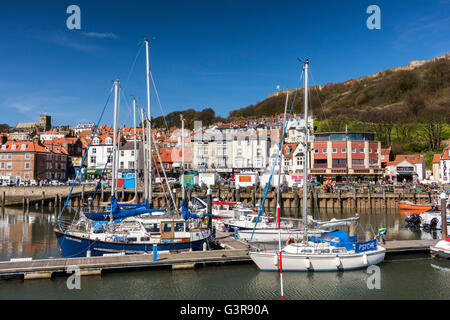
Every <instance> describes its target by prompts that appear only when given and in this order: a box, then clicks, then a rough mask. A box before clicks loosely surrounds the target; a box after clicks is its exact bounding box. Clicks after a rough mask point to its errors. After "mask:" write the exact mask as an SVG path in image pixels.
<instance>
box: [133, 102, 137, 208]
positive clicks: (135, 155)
mask: <svg viewBox="0 0 450 320" xmlns="http://www.w3.org/2000/svg"><path fill="white" fill-rule="evenodd" d="M133 127H134V199H135V200H136V201H137V198H138V195H137V187H138V183H137V182H138V180H137V175H138V163H137V147H136V145H137V141H136V140H137V132H136V99H135V98H134V97H133Z"/></svg>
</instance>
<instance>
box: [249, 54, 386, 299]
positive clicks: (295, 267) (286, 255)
mask: <svg viewBox="0 0 450 320" xmlns="http://www.w3.org/2000/svg"><path fill="white" fill-rule="evenodd" d="M308 67H309V60H306V61H305V62H304V72H305V100H304V102H305V110H304V112H305V140H304V141H305V142H304V143H305V150H308V140H309V139H308V136H309V128H308ZM307 154H308V152H307V151H306V152H305V155H306V156H305V166H304V173H303V177H304V179H305V183H304V188H303V204H304V205H303V232H304V236H303V239H302V241H301V242H295V241H294V242H292V243H289V244H287V245H286V246H285V247H284V248H283V249H281V241H280V243H279V249H278V250H268V251H255V252H251V253H250V258H251V259H252V260H253V261H254V262H255V264H256V265H257V266H258V268H259V269H260V270H262V271H280V275H282V271H281V270H284V271H336V270H349V269H358V268H364V267H367V266H370V265H374V264H379V263H381V262H382V261H383V260H384V256H385V253H386V249H385V248H383V247H381V246H379V245H378V243H377V240H376V239H374V240H370V241H367V242H363V243H360V242H358V238H357V236H349V235H348V234H347V233H346V232H345V231H343V230H333V231H329V232H325V233H323V234H322V235H321V236H320V237H315V236H313V237H308V225H307V216H308V214H307V210H308V208H307V205H306V203H307V196H308V183H307V177H308V166H309V159H308V156H307ZM278 218H279V215H278ZM282 296H283V295H282Z"/></svg>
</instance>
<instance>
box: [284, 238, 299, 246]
mask: <svg viewBox="0 0 450 320" xmlns="http://www.w3.org/2000/svg"><path fill="white" fill-rule="evenodd" d="M291 241H292V242H293V243H297V239H295V238H289V239H287V241H286V245H289V243H291Z"/></svg>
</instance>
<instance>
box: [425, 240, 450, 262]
mask: <svg viewBox="0 0 450 320" xmlns="http://www.w3.org/2000/svg"><path fill="white" fill-rule="evenodd" d="M430 251H431V254H432V255H433V256H435V257H440V258H445V259H450V242H448V241H446V240H441V241H439V242H438V243H436V245H434V246H431V247H430Z"/></svg>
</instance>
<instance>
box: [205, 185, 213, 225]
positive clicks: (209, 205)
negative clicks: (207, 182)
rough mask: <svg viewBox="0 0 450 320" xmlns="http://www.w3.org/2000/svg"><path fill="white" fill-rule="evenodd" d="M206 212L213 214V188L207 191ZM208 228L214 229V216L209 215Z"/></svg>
mask: <svg viewBox="0 0 450 320" xmlns="http://www.w3.org/2000/svg"><path fill="white" fill-rule="evenodd" d="M206 206H207V207H206V213H207V214H212V190H211V189H209V188H208V191H206ZM208 229H209V230H211V231H212V217H208Z"/></svg>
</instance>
